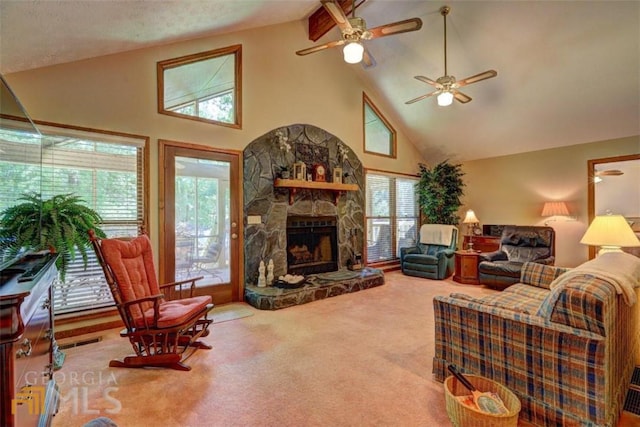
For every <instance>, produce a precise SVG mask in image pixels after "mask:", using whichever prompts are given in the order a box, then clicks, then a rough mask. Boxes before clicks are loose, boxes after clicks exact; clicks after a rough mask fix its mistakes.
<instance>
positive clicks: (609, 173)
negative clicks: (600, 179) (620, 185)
mask: <svg viewBox="0 0 640 427" xmlns="http://www.w3.org/2000/svg"><path fill="white" fill-rule="evenodd" d="M620 175H624V172H622V171H621V170H620V169H607V170H603V171H600V172H598V171H596V176H620Z"/></svg>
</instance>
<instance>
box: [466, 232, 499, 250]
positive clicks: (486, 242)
mask: <svg viewBox="0 0 640 427" xmlns="http://www.w3.org/2000/svg"><path fill="white" fill-rule="evenodd" d="M470 239H473V250H474V251H480V252H493V251H497V250H498V248H500V236H469V235H465V236H464V239H463V241H462V249H468V248H469V241H470Z"/></svg>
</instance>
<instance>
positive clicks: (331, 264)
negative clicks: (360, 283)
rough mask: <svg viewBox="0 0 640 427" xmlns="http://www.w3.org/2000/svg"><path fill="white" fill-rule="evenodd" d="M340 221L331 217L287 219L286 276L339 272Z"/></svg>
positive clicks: (296, 217) (292, 217) (295, 217)
mask: <svg viewBox="0 0 640 427" xmlns="http://www.w3.org/2000/svg"><path fill="white" fill-rule="evenodd" d="M336 224H337V219H336V218H335V217H330V216H314V217H310V216H290V217H288V218H287V266H288V268H287V272H288V273H290V274H302V275H307V274H314V273H324V272H327V271H336V270H338V243H337V235H338V227H337V225H336Z"/></svg>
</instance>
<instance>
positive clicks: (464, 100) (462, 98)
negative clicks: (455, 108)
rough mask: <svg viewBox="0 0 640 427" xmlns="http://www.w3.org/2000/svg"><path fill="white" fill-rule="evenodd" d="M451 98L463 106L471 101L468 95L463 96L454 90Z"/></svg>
mask: <svg viewBox="0 0 640 427" xmlns="http://www.w3.org/2000/svg"><path fill="white" fill-rule="evenodd" d="M453 97H454V98H455V99H456V100H457V101H458V102H461V103H463V104H466V103H467V102H469V101H471V97H470V96H468V95H465V94H464V93H462V92H460V91H457V90H454V91H453Z"/></svg>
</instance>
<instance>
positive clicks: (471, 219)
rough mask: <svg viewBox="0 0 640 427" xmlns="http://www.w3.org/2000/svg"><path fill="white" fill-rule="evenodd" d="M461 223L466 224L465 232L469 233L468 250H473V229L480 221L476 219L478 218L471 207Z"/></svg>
mask: <svg viewBox="0 0 640 427" xmlns="http://www.w3.org/2000/svg"><path fill="white" fill-rule="evenodd" d="M462 223H463V224H468V226H467V232H468V233H469V247H468V250H469V251H470V252H471V251H473V230H474V229H475V228H476V224H478V223H480V221H478V218H477V217H476V213H475V212H474V211H473V210H472V209H469V210H468V211H467V215H466V216H465V217H464V220H463V221H462Z"/></svg>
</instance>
